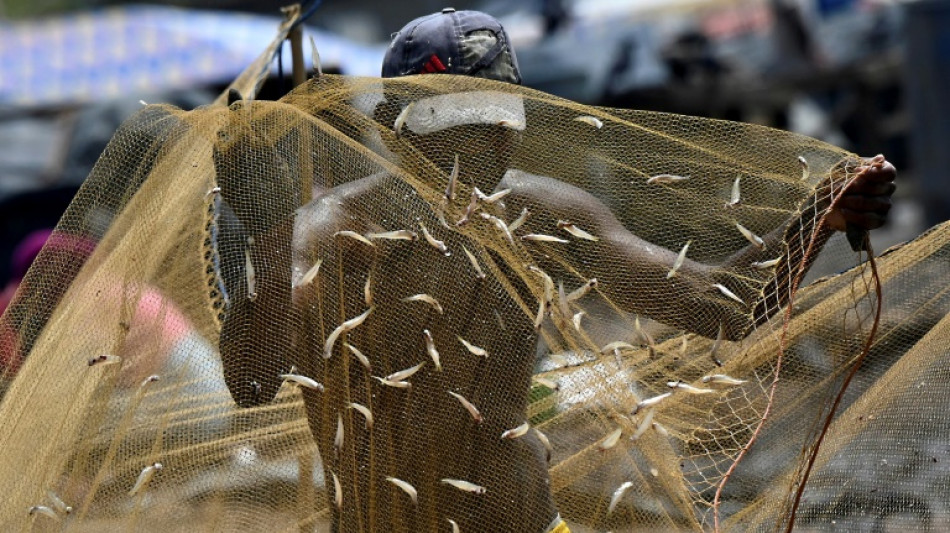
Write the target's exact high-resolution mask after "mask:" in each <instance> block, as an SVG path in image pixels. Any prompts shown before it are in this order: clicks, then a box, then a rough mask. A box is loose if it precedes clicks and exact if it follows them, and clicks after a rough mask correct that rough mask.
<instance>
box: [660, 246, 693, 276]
mask: <svg viewBox="0 0 950 533" xmlns="http://www.w3.org/2000/svg"><path fill="white" fill-rule="evenodd" d="M692 242H693V241H686V244H684V245H683V248H682V249H681V250H680V253H679V255H677V256H676V261H674V262H673V268H671V269H670V271H669V272H667V274H666V279H670V278H672V277H673V276H675V275H676V271H677V270H679V269H680V267H681V266H683V261H685V260H686V251H687V250H689V245H690V244H691V243H692Z"/></svg>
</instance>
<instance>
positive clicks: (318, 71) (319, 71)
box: [310, 35, 323, 78]
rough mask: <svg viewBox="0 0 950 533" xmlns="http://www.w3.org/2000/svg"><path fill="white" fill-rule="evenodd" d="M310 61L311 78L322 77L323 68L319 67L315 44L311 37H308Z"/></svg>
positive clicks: (318, 54)
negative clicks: (311, 68) (311, 67)
mask: <svg viewBox="0 0 950 533" xmlns="http://www.w3.org/2000/svg"><path fill="white" fill-rule="evenodd" d="M310 61H311V63H312V66H313V77H314V78H319V77H320V76H323V68H322V67H321V66H320V52H318V51H317V43H315V42H314V40H313V35H311V36H310Z"/></svg>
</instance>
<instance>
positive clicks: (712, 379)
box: [703, 374, 748, 385]
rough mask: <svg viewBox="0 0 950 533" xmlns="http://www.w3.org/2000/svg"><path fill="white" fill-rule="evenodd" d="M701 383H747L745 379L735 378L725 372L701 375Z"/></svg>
mask: <svg viewBox="0 0 950 533" xmlns="http://www.w3.org/2000/svg"><path fill="white" fill-rule="evenodd" d="M703 383H711V384H720V385H742V384H743V383H748V381H747V380H745V379H736V378H734V377H731V376H727V375H725V374H711V375H709V376H703Z"/></svg>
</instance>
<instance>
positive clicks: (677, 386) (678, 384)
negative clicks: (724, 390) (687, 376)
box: [666, 381, 716, 394]
mask: <svg viewBox="0 0 950 533" xmlns="http://www.w3.org/2000/svg"><path fill="white" fill-rule="evenodd" d="M666 386H667V387H669V388H671V389H673V390H681V391H683V392H688V393H689V394H711V393H714V392H716V391H715V390H713V389H701V388H699V387H694V386H692V385H690V384H689V383H683V382H682V381H667V382H666Z"/></svg>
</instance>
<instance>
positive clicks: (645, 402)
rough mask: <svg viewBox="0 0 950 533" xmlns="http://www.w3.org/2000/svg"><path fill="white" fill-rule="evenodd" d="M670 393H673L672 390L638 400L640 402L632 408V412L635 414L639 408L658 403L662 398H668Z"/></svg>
mask: <svg viewBox="0 0 950 533" xmlns="http://www.w3.org/2000/svg"><path fill="white" fill-rule="evenodd" d="M672 395H673V393H672V392H664V393H663V394H658V395H656V396H653V397H651V398H647V399H645V400H640V403H638V404H637V406H636V407H635V408H634V410H633V412H634V414H636V413H637V412H638V411H640V410H641V409H646V408H647V407H653V406H655V405H657V404H659V403H660V402H662V401H663V400H665V399H667V398H669V397H670V396H672Z"/></svg>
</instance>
